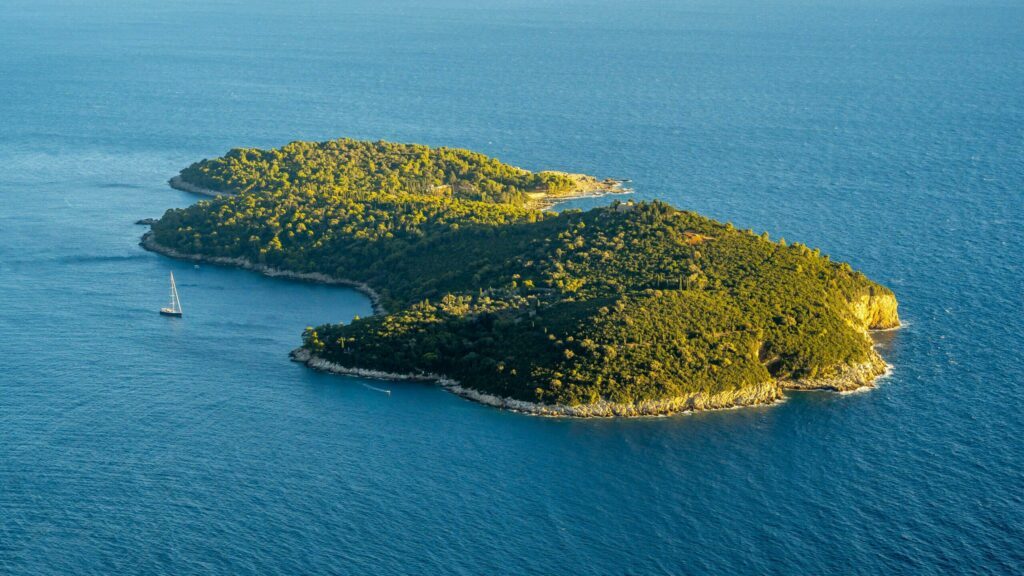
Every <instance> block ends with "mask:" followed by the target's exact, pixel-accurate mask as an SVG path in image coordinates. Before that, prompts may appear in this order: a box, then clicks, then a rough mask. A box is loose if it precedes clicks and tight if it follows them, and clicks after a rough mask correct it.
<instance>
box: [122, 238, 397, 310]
mask: <svg viewBox="0 0 1024 576" xmlns="http://www.w3.org/2000/svg"><path fill="white" fill-rule="evenodd" d="M139 246H142V247H143V248H145V249H146V250H149V251H150V252H156V253H157V254H163V255H164V256H170V257H171V258H177V259H179V260H190V261H192V262H205V263H209V264H218V265H221V266H234V267H237V268H244V269H246V270H252V271H254V272H259V273H260V274H263V275H264V276H269V277H271V278H289V279H291V280H303V281H305V282H316V283H319V284H335V285H338V286H345V287H348V288H353V289H355V290H357V291H359V292H361V293H362V294H364V295H365V296H366V297H367V298H369V299H370V304H371V305H372V306H373V313H374V314H387V313H388V312H387V309H385V308H384V305H383V304H381V298H380V294H378V293H377V291H376V290H374V289H373V288H371V287H370V286H369V285H368V284H366V283H365V282H357V281H355V280H348V279H345V278H335V277H334V276H328V275H327V274H321V273H319V272H292V271H290V270H281V269H278V268H271V267H270V266H265V265H263V264H257V263H255V262H252V261H250V260H247V259H245V258H228V257H225V256H204V255H201V254H184V253H182V252H178V251H177V250H175V249H173V248H168V247H167V246H164V245H162V244H159V243H157V241H156V240H154V239H153V232H152V230H151V231H149V232H146V233H145V234H143V235H142V240H141V241H140V242H139Z"/></svg>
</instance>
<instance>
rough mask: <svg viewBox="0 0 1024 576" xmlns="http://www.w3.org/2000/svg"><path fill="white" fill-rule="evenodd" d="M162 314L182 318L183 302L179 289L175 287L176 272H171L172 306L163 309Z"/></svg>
mask: <svg viewBox="0 0 1024 576" xmlns="http://www.w3.org/2000/svg"><path fill="white" fill-rule="evenodd" d="M160 314H161V315H162V316H174V317H176V318H181V300H179V299H178V287H177V286H175V285H174V272H171V305H170V306H168V307H167V308H161V309H160Z"/></svg>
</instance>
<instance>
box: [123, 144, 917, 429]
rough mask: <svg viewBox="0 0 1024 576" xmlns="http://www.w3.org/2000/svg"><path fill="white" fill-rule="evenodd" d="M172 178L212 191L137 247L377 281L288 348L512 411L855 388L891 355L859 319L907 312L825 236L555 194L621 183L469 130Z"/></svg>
mask: <svg viewBox="0 0 1024 576" xmlns="http://www.w3.org/2000/svg"><path fill="white" fill-rule="evenodd" d="M172 185H173V186H175V187H176V188H180V189H183V190H188V191H191V192H197V193H202V194H207V195H210V196H211V198H209V199H204V200H201V201H199V202H198V203H196V204H194V205H192V206H190V207H188V208H184V209H172V210H168V211H167V212H166V213H165V214H164V215H163V216H162V217H161V218H160V219H159V220H157V221H156V222H154V223H153V224H152V229H151V230H150V231H149V232H147V233H146V235H145V236H144V237H143V241H142V244H143V246H145V247H146V248H147V249H150V250H153V251H156V252H160V253H163V254H166V255H169V256H173V257H177V258H186V259H191V260H197V261H199V260H202V261H207V262H213V263H220V264H226V265H234V266H242V267H246V268H250V269H254V270H258V271H261V272H263V273H265V274H269V275H284V276H290V277H295V278H301V279H307V280H314V281H321V282H332V283H338V284H344V285H349V286H353V287H355V288H357V289H359V290H361V291H363V292H364V293H366V294H367V295H369V296H370V298H371V299H372V301H373V303H374V308H375V310H376V313H375V314H374V315H372V316H370V317H367V318H356V319H354V320H353V321H351V322H349V323H347V324H345V323H326V324H323V325H321V326H316V327H309V328H307V329H306V330H305V332H304V333H303V334H302V344H301V346H300V347H298V348H297V349H296V350H294V351H293V352H292V358H293V359H294V360H296V361H300V362H304V363H306V364H307V365H309V366H310V367H313V368H316V369H319V370H326V371H331V372H337V373H345V374H354V375H361V376H367V377H379V378H388V379H415V380H431V381H436V382H438V383H440V384H442V385H443V386H444V387H445V388H447V389H448V390H450V391H452V392H454V393H456V394H459V395H461V396H464V397H466V398H469V399H472V400H476V401H478V402H483V403H486V404H489V405H493V406H497V407H500V408H505V409H509V410H515V411H520V412H526V413H530V414H537V415H547V416H576V417H596V416H600V417H607V416H647V415H664V414H672V413H677V412H684V411H689V410H705V409H717V408H730V407H737V406H749V405H762V404H769V403H772V402H776V401H778V400H780V399H781V398H782V397H783V393H784V391H785V390H835V391H849V390H855V389H858V388H862V387H868V386H872V385H873V383H874V380H875V379H876V378H877V377H878V376H880V375H881V374H883V373H884V372H885V371H886V369H887V365H886V363H885V361H884V360H883V359H882V358H881V357H880V356H879V354H878V353H877V351H876V350H875V349H874V347H873V342H872V339H871V336H870V334H869V331H871V330H877V329H889V328H894V327H898V326H899V317H898V313H897V301H896V298H895V296H894V294H893V292H892V291H891V290H889V289H888V288H886V287H885V286H882V285H881V284H878V283H876V282H873V281H871V280H869V279H868V278H867V277H865V276H864V275H863V274H861V273H860V272H858V271H856V270H853V269H852V268H851V267H850V266H849V265H848V264H846V263H841V262H834V261H832V260H830V259H829V257H828V256H827V255H823V254H821V253H820V251H819V250H817V249H813V248H810V247H808V246H805V245H803V244H800V243H796V242H794V243H787V242H786V241H785V240H783V239H781V238H780V239H777V240H773V239H771V238H770V237H769V235H768V234H767V233H763V234H756V233H755V232H753V231H752V230H739V229H736V228H735V227H734V226H733V225H731V224H729V223H722V222H717V221H714V220H711V219H709V218H706V217H703V216H701V215H699V214H696V213H694V212H690V211H686V210H681V209H678V208H675V207H673V206H670V205H668V204H666V203H664V202H660V201H651V202H632V201H621V200H619V199H614V200H612V201H611V202H610V204H609V205H607V206H604V207H600V208H594V209H591V210H588V211H580V210H564V211H561V212H554V211H550V210H548V208H550V207H551V206H552V205H553V204H554V203H556V202H558V201H559V200H562V199H566V198H572V197H579V196H586V195H598V194H618V193H624V192H627V190H626V189H624V188H623V187H622V184H621V182H619V181H615V180H609V179H598V178H593V177H590V176H584V175H580V174H570V173H566V172H557V171H538V172H533V171H529V170H525V169H522V168H518V167H515V166H511V165H509V164H505V163H502V162H500V161H498V160H497V159H494V158H490V157H488V156H485V155H482V154H478V153H475V152H471V151H468V150H462V149H456V148H443V147H442V148H432V147H428V146H422V145H414V144H396V143H390V142H366V141H358V140H351V139H341V140H333V141H328V142H319V143H314V142H293V143H291V144H288V145H286V146H283V147H281V148H279V149H274V150H260V149H235V150H231V151H230V152H228V153H227V154H226V155H224V156H223V157H220V158H215V159H212V160H203V161H200V162H197V163H195V164H193V165H191V166H189V167H187V168H185V169H184V170H182V171H181V174H180V175H178V176H176V177H175V178H173V179H172ZM325 320H329V319H325Z"/></svg>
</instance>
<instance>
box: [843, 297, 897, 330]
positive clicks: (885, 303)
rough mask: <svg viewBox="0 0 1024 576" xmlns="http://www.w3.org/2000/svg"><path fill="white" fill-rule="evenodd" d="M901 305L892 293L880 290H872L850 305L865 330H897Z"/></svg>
mask: <svg viewBox="0 0 1024 576" xmlns="http://www.w3.org/2000/svg"><path fill="white" fill-rule="evenodd" d="M898 307H899V303H898V302H896V296H895V295H893V293H892V292H883V291H882V290H879V289H873V290H871V293H869V294H865V295H863V296H861V297H860V298H858V299H857V300H854V301H853V302H851V303H850V311H851V312H852V313H853V316H854V318H856V319H857V321H858V322H859V323H860V327H861V328H862V329H864V330H884V329H887V328H897V327H899V325H900V317H899V314H898V313H897V308H898Z"/></svg>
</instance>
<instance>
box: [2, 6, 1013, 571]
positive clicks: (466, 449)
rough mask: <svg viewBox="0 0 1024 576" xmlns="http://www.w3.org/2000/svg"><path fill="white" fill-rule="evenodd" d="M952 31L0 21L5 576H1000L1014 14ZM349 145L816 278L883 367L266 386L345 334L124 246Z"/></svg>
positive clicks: (865, 13)
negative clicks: (617, 213) (549, 188)
mask: <svg viewBox="0 0 1024 576" xmlns="http://www.w3.org/2000/svg"><path fill="white" fill-rule="evenodd" d="M957 4H966V3H950V2H943V1H940V0H920V1H905V2H896V3H894V2H861V1H854V2H847V1H843V2H839V1H829V0H826V1H825V2H819V3H809V2H800V1H797V0H782V1H780V2H773V3H764V2H752V1H751V2H746V1H731V0H727V1H725V2H719V1H715V2H712V1H710V0H708V1H703V0H683V1H673V2H667V1H666V2H624V1H623V2H612V1H604V2H592V1H572V2H552V3H547V2H537V1H529V0H522V1H520V0H505V1H490V0H482V1H476V2H461V1H450V0H446V1H443V2H439V3H429V4H428V3H419V2H412V1H407V2H307V1H302V0H299V1H296V2H289V3H277V2H266V1H263V0H255V1H252V0H251V1H247V2H225V1H204V2H195V1H189V2H173V3H167V2H127V1H117V2H114V1H110V2H103V3H98V2H72V1H67V2H51V1H39V0H33V1H31V2H28V1H25V0H7V2H6V3H5V5H4V9H3V10H2V13H0V166H2V173H3V176H2V177H0V573H4V574H18V575H21V574H68V573H77V574H114V573H119V574H160V573H166V574H171V573H173V574H210V573H220V574H271V573H280V574H314V573H338V574H360V573H366V574H369V573H372V574H399V573H419V574H440V573H445V574H448V573H454V574H490V573H509V574H556V573H578V574H678V573H701V572H719V573H726V574H728V573H780V574H821V573H826V572H836V573H861V574H881V573H886V574H897V573H906V574H946V573H951V572H961V573H972V572H973V573H993V574H996V573H1001V574H1009V573H1021V572H1022V571H1024V544H1022V542H1024V497H1022V494H1024V441H1022V440H1021V439H1022V437H1024V416H1022V411H1024V378H1022V376H1021V374H1022V370H1024V360H1022V354H1021V350H1022V349H1024V337H1022V333H1024V310H1022V308H1024V306H1022V304H1024V302H1022V294H1024V270H1022V266H1021V263H1020V262H1021V251H1022V248H1024V193H1022V190H1024V98H1022V96H1021V95H1022V94H1024V8H1022V7H1021V5H1020V4H1019V3H1017V2H1002V1H994V2H993V1H989V0H982V1H979V2H972V3H969V6H958V5H957ZM338 136H352V137H358V138H371V139H377V138H383V139H391V140H400V141H415V142H423V143H428V144H433V145H457V146H464V147H469V148H474V149H477V150H480V151H483V152H486V153H489V154H493V155H496V156H498V157H500V158H501V159H503V160H505V161H508V162H511V163H513V164H517V165H521V166H524V167H528V168H537V169H539V168H560V169H572V170H579V171H586V172H591V173H595V174H598V175H601V176H614V177H626V178H632V179H633V185H634V186H635V187H636V189H637V195H638V196H639V197H641V198H644V199H651V198H660V199H665V200H668V201H671V202H672V203H674V204H676V205H678V206H681V207H685V208H689V209H694V210H698V211H701V212H704V213H707V214H709V215H712V216H715V217H718V218H721V219H724V220H731V221H733V222H734V223H736V225H737V226H740V227H743V228H748V227H749V228H754V229H756V230H757V231H761V230H768V231H769V232H771V234H772V235H773V236H775V237H777V236H785V237H786V238H787V239H789V240H791V241H792V240H798V241H802V242H805V243H807V244H809V245H811V246H815V247H820V248H822V249H823V250H824V251H826V252H828V253H830V254H832V255H833V257H835V258H838V259H842V260H847V261H849V262H851V263H852V264H853V265H854V266H855V267H856V268H859V269H861V270H863V271H865V272H866V273H867V274H868V275H869V276H871V277H872V278H875V279H877V280H879V281H881V282H884V283H886V284H888V285H890V286H891V287H892V288H893V289H894V290H896V292H897V294H898V296H899V298H900V301H901V303H902V307H901V311H902V315H903V317H904V319H905V320H906V321H907V323H908V327H907V328H905V329H904V330H901V331H898V332H892V333H887V334H885V335H884V336H883V337H882V342H881V345H882V347H883V349H884V353H885V355H886V356H887V358H889V360H890V361H891V362H892V363H893V364H894V366H895V372H894V374H893V375H892V376H891V377H890V378H888V379H886V380H885V381H884V382H882V384H881V387H880V388H879V389H877V390H874V391H871V392H868V393H861V394H854V395H847V396H839V395H833V394H824V393H809V394H800V395H793V396H792V397H791V398H790V399H789V400H788V401H787V402H786V403H784V404H782V405H779V406H776V407H772V408H764V409H747V410H737V411H727V412H717V413H707V414H699V415H692V416H680V417H672V418H660V419H646V420H633V421H571V420H550V419H539V418H531V417H525V416H520V415H515V414H509V413H505V412H500V411H497V410H493V409H490V408H486V407H482V406H479V405H475V404H472V403H469V402H466V401H463V400H461V399H459V398H456V397H454V396H452V395H450V394H447V393H445V392H443V391H442V390H439V389H437V388H434V387H431V386H426V385H417V384H412V385H410V384H397V383H386V384H381V383H369V382H365V381H362V380H359V379H353V378H342V377H336V376H328V375H322V374H317V373H314V372H312V371H310V370H307V369H305V368H303V367H301V366H298V365H295V364H292V363H289V362H288V361H287V352H288V351H289V350H290V349H291V348H292V347H294V346H295V345H296V344H297V343H298V340H299V334H300V332H301V330H302V328H303V327H304V326H306V325H307V324H311V323H318V322H323V321H329V320H348V319H350V318H351V317H352V316H354V315H356V314H360V315H365V314H368V313H369V311H370V307H369V304H368V302H367V301H366V299H365V298H363V297H362V296H360V295H359V294H356V293H354V292H351V291H348V290H345V289H340V288H331V287H325V286H317V285H310V284H301V283H295V282H289V281H283V280H273V279H268V278H263V277H260V276H258V275H255V274H252V273H249V272H244V271H239V270H231V269H222V268H217V267H211V266H203V267H202V268H200V269H195V268H193V267H192V266H191V265H190V264H186V263H183V262H177V261H173V260H169V259H167V258H163V257H160V256H157V255H154V254H150V253H147V252H145V251H143V250H142V249H140V248H139V247H138V246H137V241H138V237H139V235H140V234H141V233H142V232H143V229H142V228H141V227H139V226H136V225H134V224H133V222H134V221H135V220H136V219H138V218H143V217H154V216H159V215H160V214H162V213H163V211H164V210H165V209H167V208H169V207H176V206H185V205H188V204H190V203H192V202H194V201H195V200H196V198H195V197H192V196H189V195H187V194H184V193H180V192H177V191H174V190H171V189H169V188H168V187H167V186H166V185H165V182H166V180H167V178H168V177H169V176H171V175H173V174H174V173H176V171H177V170H178V169H180V168H181V167H183V166H185V165H187V164H188V163H189V162H191V161H194V160H196V159H200V158H204V157H212V156H216V155H220V154H222V153H224V152H225V151H226V150H227V149H228V148H230V147H232V146H277V145H281V144H284V143H286V142H288V141H290V140H293V139H327V138H333V137H338ZM169 271H174V272H175V275H176V276H177V278H178V282H179V287H180V291H181V297H182V300H183V303H184V306H185V312H186V314H187V315H186V317H185V318H184V319H183V320H170V319H167V318H162V317H159V316H158V315H157V314H156V309H157V308H158V307H160V306H161V305H163V304H164V301H165V297H166V288H167V273H168V272H169ZM368 385H369V386H377V387H386V388H390V389H392V390H393V393H392V394H391V396H390V397H389V396H387V395H384V394H382V393H380V392H378V391H376V390H374V389H373V388H371V387H369V386H368Z"/></svg>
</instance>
